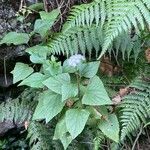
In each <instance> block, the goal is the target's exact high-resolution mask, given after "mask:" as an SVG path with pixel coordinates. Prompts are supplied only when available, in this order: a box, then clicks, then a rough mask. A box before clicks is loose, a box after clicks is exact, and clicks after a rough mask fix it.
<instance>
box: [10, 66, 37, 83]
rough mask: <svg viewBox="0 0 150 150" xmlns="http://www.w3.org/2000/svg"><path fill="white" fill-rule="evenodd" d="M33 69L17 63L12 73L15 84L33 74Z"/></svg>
mask: <svg viewBox="0 0 150 150" xmlns="http://www.w3.org/2000/svg"><path fill="white" fill-rule="evenodd" d="M33 71H34V70H33V68H31V67H29V66H28V65H27V64H24V63H16V65H15V68H14V70H13V71H12V72H11V73H12V74H13V83H16V82H18V81H20V80H23V79H25V78H26V77H28V76H29V75H30V74H31V73H33Z"/></svg>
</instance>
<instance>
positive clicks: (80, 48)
mask: <svg viewBox="0 0 150 150" xmlns="http://www.w3.org/2000/svg"><path fill="white" fill-rule="evenodd" d="M101 35H102V30H101V27H97V26H95V25H93V26H91V27H90V28H89V27H88V26H84V27H82V28H81V27H78V28H77V27H76V28H71V29H70V30H68V31H67V32H62V33H60V35H58V36H57V37H56V38H55V39H54V40H53V41H51V42H50V43H49V46H50V52H51V53H56V54H60V53H63V54H66V55H73V54H76V53H82V54H83V55H85V52H86V50H88V52H89V54H91V51H92V49H93V48H94V49H95V51H96V53H98V52H99V50H100V47H101V43H102V41H103V39H102V36H101Z"/></svg>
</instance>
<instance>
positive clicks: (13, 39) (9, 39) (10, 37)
mask: <svg viewBox="0 0 150 150" xmlns="http://www.w3.org/2000/svg"><path fill="white" fill-rule="evenodd" d="M29 39H30V38H29V35H28V34H27V33H17V32H9V33H8V34H6V35H5V36H4V38H3V39H2V40H1V42H0V44H3V43H6V44H14V45H20V44H27V43H28V41H29Z"/></svg>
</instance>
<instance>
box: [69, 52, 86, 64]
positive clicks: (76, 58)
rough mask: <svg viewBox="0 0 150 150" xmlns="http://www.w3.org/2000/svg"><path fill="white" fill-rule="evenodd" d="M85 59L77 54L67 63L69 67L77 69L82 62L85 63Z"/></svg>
mask: <svg viewBox="0 0 150 150" xmlns="http://www.w3.org/2000/svg"><path fill="white" fill-rule="evenodd" d="M84 60H85V57H84V56H82V55H81V54H75V55H73V56H71V57H70V58H69V59H68V60H67V61H68V64H69V66H72V67H76V66H77V65H78V64H79V63H80V62H82V61H84Z"/></svg>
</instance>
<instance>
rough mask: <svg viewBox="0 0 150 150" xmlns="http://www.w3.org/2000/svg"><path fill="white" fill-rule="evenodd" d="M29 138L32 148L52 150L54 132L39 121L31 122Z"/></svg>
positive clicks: (35, 149)
mask: <svg viewBox="0 0 150 150" xmlns="http://www.w3.org/2000/svg"><path fill="white" fill-rule="evenodd" d="M28 138H29V139H30V142H29V145H30V149H31V150H43V149H45V150H50V149H53V146H52V133H51V132H50V131H49V130H48V128H47V127H46V126H45V125H43V124H41V123H39V122H31V123H30V125H29V128H28Z"/></svg>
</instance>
